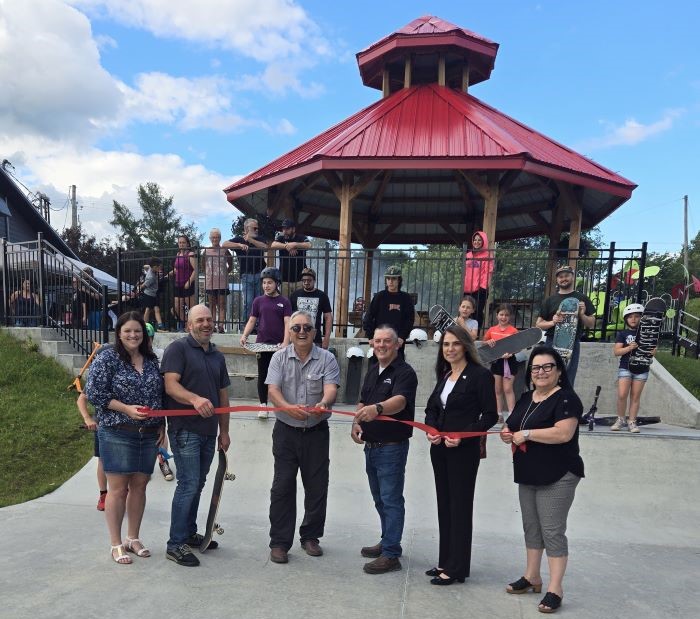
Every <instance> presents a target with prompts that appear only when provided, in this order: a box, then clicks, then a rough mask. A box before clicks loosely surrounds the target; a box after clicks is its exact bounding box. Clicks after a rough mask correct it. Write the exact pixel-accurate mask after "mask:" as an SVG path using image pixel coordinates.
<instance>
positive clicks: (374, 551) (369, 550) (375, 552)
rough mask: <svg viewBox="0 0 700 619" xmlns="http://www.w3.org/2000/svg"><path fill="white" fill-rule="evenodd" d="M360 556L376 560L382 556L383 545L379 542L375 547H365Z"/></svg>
mask: <svg viewBox="0 0 700 619" xmlns="http://www.w3.org/2000/svg"><path fill="white" fill-rule="evenodd" d="M360 554H361V555H362V556H363V557H367V558H368V559H376V558H377V557H381V556H382V543H381V542H379V543H378V544H375V545H374V546H363V547H362V548H361V549H360Z"/></svg>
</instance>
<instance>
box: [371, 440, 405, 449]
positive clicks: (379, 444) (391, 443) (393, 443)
mask: <svg viewBox="0 0 700 619" xmlns="http://www.w3.org/2000/svg"><path fill="white" fill-rule="evenodd" d="M404 442H405V441H387V442H385V443H369V442H367V441H365V447H367V449H379V448H380V447H386V446H387V445H401V444H402V443H404Z"/></svg>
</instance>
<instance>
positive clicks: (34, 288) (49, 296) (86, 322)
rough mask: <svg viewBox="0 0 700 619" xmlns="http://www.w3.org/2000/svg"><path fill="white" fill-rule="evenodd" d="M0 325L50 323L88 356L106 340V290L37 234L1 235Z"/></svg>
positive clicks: (107, 324)
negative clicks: (24, 237) (12, 238)
mask: <svg viewBox="0 0 700 619" xmlns="http://www.w3.org/2000/svg"><path fill="white" fill-rule="evenodd" d="M0 260H1V261H2V262H1V264H0V267H1V273H2V291H3V295H2V296H3V302H2V306H1V308H2V316H1V318H2V323H3V324H5V325H9V326H18V327H51V328H53V329H55V330H56V331H57V332H58V333H59V334H60V335H61V336H62V337H63V338H64V339H65V340H66V341H68V342H70V343H71V344H73V346H74V347H75V348H76V350H78V351H80V352H81V353H83V354H86V355H87V354H89V353H90V351H91V350H92V347H93V342H100V343H102V342H106V341H107V338H108V329H109V327H110V325H111V321H110V320H109V319H108V306H107V298H108V295H107V288H106V286H103V285H101V284H100V283H99V282H98V281H97V280H96V279H95V278H94V277H92V275H91V274H90V270H89V268H88V269H82V268H81V267H80V266H79V265H78V264H76V263H75V262H74V261H72V260H71V259H70V258H67V257H66V256H64V255H63V254H62V253H61V252H60V251H58V250H57V249H56V248H55V247H53V246H52V245H51V244H50V243H48V242H47V241H45V240H43V239H42V238H41V236H39V239H38V240H36V241H30V242H23V243H8V242H7V241H6V240H5V239H2V252H1V253H0Z"/></svg>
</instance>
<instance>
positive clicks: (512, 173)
mask: <svg viewBox="0 0 700 619" xmlns="http://www.w3.org/2000/svg"><path fill="white" fill-rule="evenodd" d="M518 176H520V170H508V171H507V172H506V173H505V174H504V175H503V176H502V177H501V180H500V182H499V183H498V195H499V196H500V197H501V198H502V197H503V196H505V195H506V194H507V193H509V192H510V187H511V185H512V184H513V183H514V182H515V181H516V180H517V178H518Z"/></svg>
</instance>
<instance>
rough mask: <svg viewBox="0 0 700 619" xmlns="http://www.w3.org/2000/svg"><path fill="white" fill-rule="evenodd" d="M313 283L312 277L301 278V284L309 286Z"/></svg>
mask: <svg viewBox="0 0 700 619" xmlns="http://www.w3.org/2000/svg"><path fill="white" fill-rule="evenodd" d="M313 281H314V279H313V277H302V278H301V283H302V284H310V283H311V282H313Z"/></svg>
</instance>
